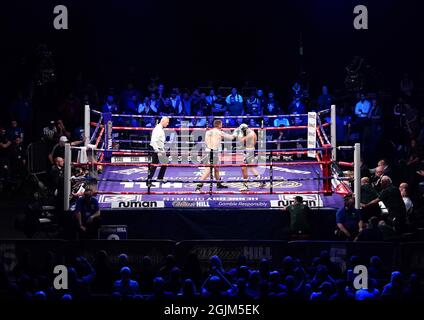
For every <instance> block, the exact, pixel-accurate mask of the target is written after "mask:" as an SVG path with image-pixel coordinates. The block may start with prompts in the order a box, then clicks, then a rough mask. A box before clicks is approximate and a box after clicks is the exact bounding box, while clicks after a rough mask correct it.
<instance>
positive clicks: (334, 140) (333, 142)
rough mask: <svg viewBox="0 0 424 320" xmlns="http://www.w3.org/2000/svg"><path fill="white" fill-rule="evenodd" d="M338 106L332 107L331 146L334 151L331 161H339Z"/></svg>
mask: <svg viewBox="0 0 424 320" xmlns="http://www.w3.org/2000/svg"><path fill="white" fill-rule="evenodd" d="M336 121H337V120H336V105H334V104H332V105H331V146H332V147H333V151H332V153H331V160H333V161H336V160H337V149H336V144H337V136H336V134H337V130H336V129H337V123H336Z"/></svg>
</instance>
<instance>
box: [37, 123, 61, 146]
mask: <svg viewBox="0 0 424 320" xmlns="http://www.w3.org/2000/svg"><path fill="white" fill-rule="evenodd" d="M55 124H56V123H55V121H54V120H51V121H50V122H49V125H48V126H47V127H44V128H43V134H42V136H41V140H43V141H44V142H46V143H47V147H48V148H49V149H51V148H52V147H53V146H54V145H55V142H56V137H57V128H56V126H55Z"/></svg>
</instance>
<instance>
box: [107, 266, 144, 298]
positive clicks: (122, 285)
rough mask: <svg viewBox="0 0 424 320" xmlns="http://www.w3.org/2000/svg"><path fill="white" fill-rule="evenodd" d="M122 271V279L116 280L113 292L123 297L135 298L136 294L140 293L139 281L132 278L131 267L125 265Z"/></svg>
mask: <svg viewBox="0 0 424 320" xmlns="http://www.w3.org/2000/svg"><path fill="white" fill-rule="evenodd" d="M120 273H121V279H120V280H116V281H115V283H114V285H113V294H114V295H119V296H120V297H123V298H134V296H136V295H138V294H140V288H139V285H138V282H137V281H135V280H132V279H131V269H130V268H129V267H123V268H122V269H121V272H120Z"/></svg>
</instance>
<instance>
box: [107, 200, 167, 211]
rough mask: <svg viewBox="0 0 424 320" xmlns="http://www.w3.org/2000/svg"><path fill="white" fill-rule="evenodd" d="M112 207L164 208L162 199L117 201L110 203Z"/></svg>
mask: <svg viewBox="0 0 424 320" xmlns="http://www.w3.org/2000/svg"><path fill="white" fill-rule="evenodd" d="M111 208H112V209H156V208H165V202H164V201H147V200H146V201H117V202H112V203H111Z"/></svg>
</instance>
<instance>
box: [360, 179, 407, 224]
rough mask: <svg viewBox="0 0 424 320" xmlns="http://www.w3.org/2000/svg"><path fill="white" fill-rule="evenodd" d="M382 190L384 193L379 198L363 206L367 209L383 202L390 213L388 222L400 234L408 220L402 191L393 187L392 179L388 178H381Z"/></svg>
mask: <svg viewBox="0 0 424 320" xmlns="http://www.w3.org/2000/svg"><path fill="white" fill-rule="evenodd" d="M381 188H382V191H381V192H380V194H379V196H378V198H377V199H374V200H372V201H371V202H369V203H368V204H365V205H362V207H363V208H367V207H369V206H371V205H374V204H376V203H379V202H380V201H382V202H383V203H384V205H385V207H386V208H387V211H388V216H387V222H388V223H389V224H390V225H391V226H393V227H394V228H395V230H396V231H397V232H400V231H401V230H402V228H403V226H404V224H405V218H406V209H405V203H404V202H403V199H402V196H401V194H400V191H399V189H398V188H396V187H395V186H394V185H393V183H392V179H390V178H389V177H388V176H384V177H382V178H381Z"/></svg>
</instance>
